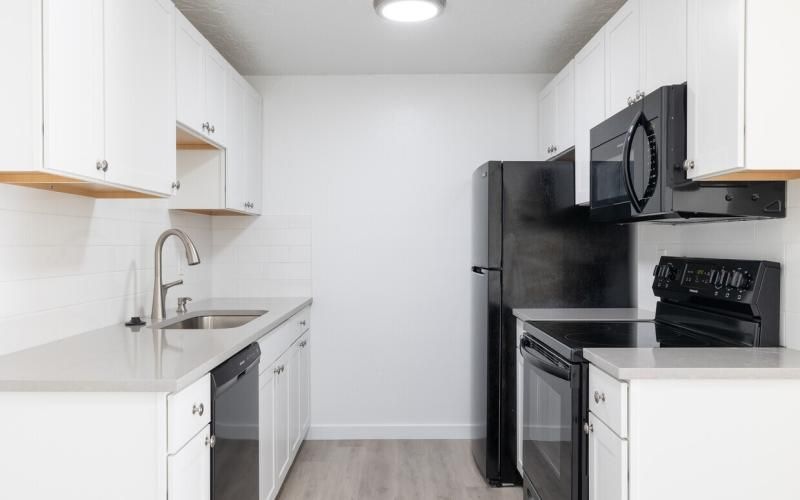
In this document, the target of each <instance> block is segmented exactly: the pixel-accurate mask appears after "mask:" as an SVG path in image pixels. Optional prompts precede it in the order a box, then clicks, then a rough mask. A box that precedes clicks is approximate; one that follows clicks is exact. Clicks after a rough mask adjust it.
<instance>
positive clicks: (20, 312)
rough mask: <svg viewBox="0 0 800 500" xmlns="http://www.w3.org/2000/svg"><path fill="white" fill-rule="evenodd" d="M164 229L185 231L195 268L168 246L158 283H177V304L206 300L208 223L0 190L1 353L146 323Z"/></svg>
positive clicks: (158, 205) (159, 207) (159, 208)
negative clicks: (197, 261) (130, 321)
mask: <svg viewBox="0 0 800 500" xmlns="http://www.w3.org/2000/svg"><path fill="white" fill-rule="evenodd" d="M170 227H179V228H181V229H184V230H186V231H187V233H188V234H189V235H190V236H191V238H192V239H193V240H194V242H195V244H196V245H197V246H198V249H199V251H200V256H201V261H202V263H201V265H199V266H196V267H194V268H189V267H187V266H186V265H184V264H183V260H184V259H185V257H183V254H182V251H181V250H180V249H179V248H178V245H177V242H172V243H170V244H168V245H166V246H165V252H164V263H165V270H164V273H165V276H166V277H167V279H172V278H173V277H176V276H179V275H180V274H183V277H184V279H185V281H186V284H185V285H184V286H183V287H181V289H180V294H181V295H188V296H192V297H193V298H195V299H198V300H200V299H203V298H206V297H209V296H211V290H212V287H211V285H212V258H213V252H212V241H213V239H212V226H211V219H210V217H207V216H200V215H193V214H185V213H176V212H172V213H171V212H170V211H169V210H168V201H167V200H93V199H90V198H82V197H79V196H71V195H65V194H59V193H52V192H46V191H39V190H35V189H27V188H20V187H15V186H7V185H0V354H2V353H6V352H11V351H15V350H19V349H24V348H27V347H31V346H34V345H38V344H41V343H44V342H49V341H53V340H58V339H60V338H64V337H67V336H70V335H74V334H76V333H80V332H84V331H87V330H91V329H95V328H101V327H103V326H107V325H111V324H114V323H119V322H122V321H123V320H125V319H127V318H128V317H130V316H132V315H146V314H149V308H150V300H151V294H152V286H153V258H154V257H153V255H154V248H155V242H156V239H157V237H158V235H159V234H160V233H161V232H162V231H164V230H165V229H168V228H170ZM173 296H177V295H175V291H173ZM170 307H172V305H171V304H170Z"/></svg>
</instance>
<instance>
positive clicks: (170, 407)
mask: <svg viewBox="0 0 800 500" xmlns="http://www.w3.org/2000/svg"><path fill="white" fill-rule="evenodd" d="M167 420H168V421H167V437H168V441H169V446H168V452H169V453H170V454H172V453H175V452H177V451H178V450H179V449H181V447H182V446H183V445H184V444H186V442H187V441H189V439H191V438H192V436H194V435H195V434H197V433H198V432H199V431H200V430H201V429H202V428H203V427H205V426H206V425H208V423H209V422H211V375H206V376H205V377H203V378H201V379H200V380H198V381H197V382H195V383H194V384H192V385H190V386H189V387H187V388H186V389H184V390H182V391H181V392H178V393H175V394H170V395H169V396H167Z"/></svg>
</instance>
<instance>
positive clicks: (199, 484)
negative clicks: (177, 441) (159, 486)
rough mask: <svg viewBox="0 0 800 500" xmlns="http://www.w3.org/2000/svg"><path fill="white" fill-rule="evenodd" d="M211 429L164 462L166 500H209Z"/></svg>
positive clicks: (193, 439) (194, 438)
mask: <svg viewBox="0 0 800 500" xmlns="http://www.w3.org/2000/svg"><path fill="white" fill-rule="evenodd" d="M210 445H211V426H206V427H204V428H203V430H202V431H200V432H199V433H198V434H197V435H196V436H195V437H193V438H192V439H191V440H190V441H189V442H188V443H186V445H185V446H184V447H183V448H181V450H180V451H178V453H176V454H174V455H170V456H169V457H168V458H167V475H168V486H167V488H168V497H169V500H210V499H211V448H210Z"/></svg>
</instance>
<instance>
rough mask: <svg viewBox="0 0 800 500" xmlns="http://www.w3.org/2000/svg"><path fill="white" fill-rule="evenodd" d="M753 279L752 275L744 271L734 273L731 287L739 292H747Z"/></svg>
mask: <svg viewBox="0 0 800 500" xmlns="http://www.w3.org/2000/svg"><path fill="white" fill-rule="evenodd" d="M751 280H752V278H751V277H750V273H748V272H746V271H745V272H742V271H734V272H732V273H731V282H730V284H731V286H732V287H733V288H738V289H739V290H746V289H747V288H748V287H749V286H750V282H751Z"/></svg>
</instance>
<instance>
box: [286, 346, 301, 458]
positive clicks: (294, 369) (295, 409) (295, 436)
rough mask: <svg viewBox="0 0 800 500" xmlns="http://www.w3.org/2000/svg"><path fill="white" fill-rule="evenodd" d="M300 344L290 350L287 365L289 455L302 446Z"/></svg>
mask: <svg viewBox="0 0 800 500" xmlns="http://www.w3.org/2000/svg"><path fill="white" fill-rule="evenodd" d="M301 350H302V348H301V347H300V342H296V343H295V344H294V345H293V346H292V348H291V349H290V350H289V362H288V363H287V364H286V373H287V380H288V383H289V450H290V451H289V453H290V454H291V453H292V451H294V450H295V449H296V448H297V446H298V445H299V444H300V351H301Z"/></svg>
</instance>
